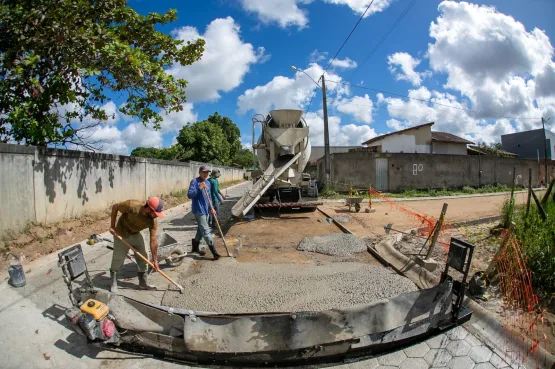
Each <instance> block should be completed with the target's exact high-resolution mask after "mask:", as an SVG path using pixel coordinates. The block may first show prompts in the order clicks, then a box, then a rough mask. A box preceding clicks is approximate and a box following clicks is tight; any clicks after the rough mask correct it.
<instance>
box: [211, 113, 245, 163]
mask: <svg viewBox="0 0 555 369" xmlns="http://www.w3.org/2000/svg"><path fill="white" fill-rule="evenodd" d="M207 121H209V122H210V123H213V124H216V125H217V126H218V127H220V128H221V129H222V132H223V133H224V134H225V135H226V137H227V142H229V144H230V149H229V157H231V158H233V157H235V155H237V153H239V150H241V138H240V137H241V131H240V130H239V127H237V125H236V124H235V123H233V121H232V120H231V119H230V118H228V117H222V116H221V115H220V114H218V112H215V113H214V115H209V116H208V119H207Z"/></svg>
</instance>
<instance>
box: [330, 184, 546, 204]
mask: <svg viewBox="0 0 555 369" xmlns="http://www.w3.org/2000/svg"><path fill="white" fill-rule="evenodd" d="M542 190H545V188H534V191H536V192H537V191H542ZM527 192H528V190H522V191H515V194H519V193H527ZM510 193H511V192H510V191H507V192H494V193H480V194H474V195H456V196H437V197H392V198H389V200H390V201H392V202H406V201H429V200H449V199H466V198H472V197H488V196H506V195H509V194H510ZM345 197H347V196H345ZM320 201H323V202H324V204H325V203H330V204H334V203H342V202H345V199H344V198H343V199H322V200H320ZM372 202H373V203H374V202H387V201H386V200H383V199H374V198H372Z"/></svg>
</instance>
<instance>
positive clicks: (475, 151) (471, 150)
mask: <svg viewBox="0 0 555 369" xmlns="http://www.w3.org/2000/svg"><path fill="white" fill-rule="evenodd" d="M467 151H468V154H470V155H490V156H494V155H492V153H491V152H489V153H488V152H487V151H486V150H483V149H481V148H480V147H479V146H472V145H470V146H468V147H467ZM496 151H497V153H498V154H499V155H505V156H511V157H517V156H518V155H517V154H515V153H512V152H508V151H505V150H499V149H498V150H496Z"/></svg>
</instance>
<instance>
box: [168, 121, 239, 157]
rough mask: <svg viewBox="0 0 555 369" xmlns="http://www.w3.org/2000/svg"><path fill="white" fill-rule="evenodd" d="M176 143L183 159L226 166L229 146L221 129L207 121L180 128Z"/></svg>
mask: <svg viewBox="0 0 555 369" xmlns="http://www.w3.org/2000/svg"><path fill="white" fill-rule="evenodd" d="M177 142H178V143H179V144H180V145H181V146H182V148H183V152H184V155H183V159H184V160H193V161H202V162H208V163H213V164H224V165H228V164H230V162H231V156H230V149H231V144H230V143H229V142H228V138H227V136H226V135H225V134H224V132H223V131H222V129H221V128H220V127H219V126H218V125H216V124H213V123H210V122H209V121H207V120H204V121H201V122H196V123H193V124H190V125H186V126H184V127H183V128H181V131H179V135H178V136H177Z"/></svg>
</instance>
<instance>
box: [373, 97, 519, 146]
mask: <svg viewBox="0 0 555 369" xmlns="http://www.w3.org/2000/svg"><path fill="white" fill-rule="evenodd" d="M409 97H411V98H413V99H410V100H404V99H400V98H389V97H383V95H380V96H378V102H379V103H381V104H386V107H387V110H388V113H389V116H391V117H393V118H392V119H390V120H388V121H387V122H386V124H387V126H388V127H389V128H392V129H394V130H399V129H404V128H408V127H412V126H416V125H419V124H424V123H428V122H434V123H435V124H434V125H433V126H432V130H434V131H443V132H449V133H452V134H454V135H457V136H460V137H463V138H466V139H469V140H471V141H473V142H482V141H484V142H499V141H500V140H501V135H503V134H507V133H513V132H515V128H514V127H513V126H512V125H511V123H510V122H509V121H508V120H506V119H500V120H497V121H495V122H494V123H493V124H488V123H487V122H486V121H485V120H483V119H477V118H475V117H472V116H471V115H470V114H469V112H468V111H467V110H465V109H467V106H466V104H465V103H463V102H460V101H458V100H457V99H456V97H455V96H453V95H450V94H448V93H444V92H438V91H429V90H428V89H427V88H426V87H420V88H419V89H418V90H410V91H409ZM414 99H421V100H424V101H419V100H414ZM428 101H429V102H428Z"/></svg>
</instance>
